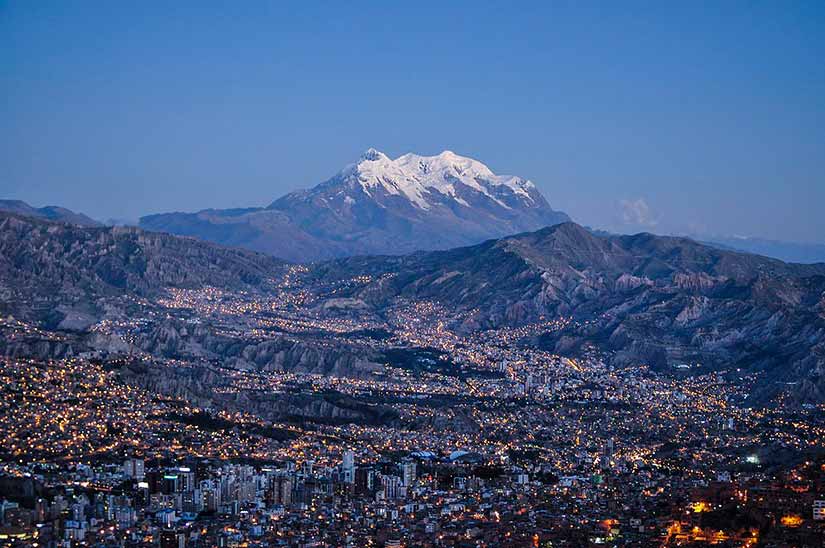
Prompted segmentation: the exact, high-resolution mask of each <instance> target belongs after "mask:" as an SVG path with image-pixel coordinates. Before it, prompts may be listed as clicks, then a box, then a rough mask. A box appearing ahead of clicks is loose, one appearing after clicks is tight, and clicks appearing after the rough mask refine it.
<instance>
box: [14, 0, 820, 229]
mask: <svg viewBox="0 0 825 548" xmlns="http://www.w3.org/2000/svg"><path fill="white" fill-rule="evenodd" d="M822 59H825V3H822V2H809V3H806V2H707V3H703V2H682V3H677V2H649V3H636V2H621V3H620V2H603V3H595V2H592V3H591V2H570V3H566V2H540V3H521V4H519V5H516V6H507V5H505V3H502V2H496V3H481V2H451V3H448V5H443V3H427V2H415V3H412V2H408V3H378V2H376V3H370V2H358V3H352V4H350V3H343V2H328V3H327V2H312V3H309V2H295V3H285V2H284V3H280V2H277V3H276V2H253V1H249V2H239V3H227V2H215V3H211V2H202V1H199V2H179V3H161V2H131V3H124V2H85V1H79V2H49V1H39V2H26V1H22V0H21V1H11V2H0V99H2V100H0V196H2V197H9V198H20V199H24V200H26V201H28V202H30V203H32V204H33V205H38V206H40V205H45V204H60V205H65V206H67V207H70V208H72V209H76V210H80V211H84V212H86V213H89V214H91V215H93V216H96V217H98V218H102V219H105V218H110V217H115V218H127V219H129V218H131V219H134V218H137V217H138V216H140V215H143V214H147V213H153V212H161V211H171V210H197V209H201V208H206V207H236V206H252V205H265V204H268V203H269V202H271V201H272V200H273V199H275V198H277V197H278V196H280V195H282V194H283V193H285V192H287V191H290V190H294V189H297V188H303V187H307V186H311V185H313V184H316V183H318V182H321V181H322V180H324V179H326V178H328V177H329V176H331V175H332V174H334V173H335V172H336V171H337V170H338V169H340V168H341V167H343V166H344V165H345V164H347V163H350V162H352V161H354V160H355V159H356V158H357V157H358V155H359V154H360V152H361V151H362V150H364V149H366V148H368V147H370V146H373V147H376V148H378V149H380V150H382V151H384V152H386V153H387V154H389V155H390V156H397V155H400V154H402V153H405V152H409V151H414V152H417V153H422V154H429V153H437V152H439V151H441V150H443V149H450V150H454V151H456V152H458V153H460V154H464V155H468V156H472V157H475V158H477V159H479V160H481V161H483V162H485V163H486V164H488V165H489V166H490V167H491V168H492V169H493V170H494V171H496V172H498V173H510V174H516V175H521V176H525V177H529V178H531V179H532V180H533V181H534V182H535V183H536V184H537V185H538V186H539V188H540V189H541V190H542V191H543V192H544V193H545V195H546V196H547V198H548V200H549V201H550V202H551V204H553V206H554V207H556V208H558V209H562V210H564V211H566V212H568V213H569V214H570V215H571V216H573V217H574V219H576V220H578V221H580V222H582V223H586V224H589V225H592V226H596V227H603V228H609V229H613V230H625V231H633V230H640V229H648V230H652V231H657V232H672V231H676V232H688V231H690V232H699V233H717V234H740V235H754V236H761V237H768V238H775V239H786V240H798V241H819V242H825V215H823V212H822V210H823V204H825V63H823V62H822Z"/></svg>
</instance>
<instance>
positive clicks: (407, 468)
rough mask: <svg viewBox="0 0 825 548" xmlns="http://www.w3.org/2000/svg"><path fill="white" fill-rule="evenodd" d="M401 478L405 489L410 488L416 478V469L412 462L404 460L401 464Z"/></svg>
mask: <svg viewBox="0 0 825 548" xmlns="http://www.w3.org/2000/svg"><path fill="white" fill-rule="evenodd" d="M401 477H402V478H403V481H404V485H405V486H406V487H408V488H409V487H412V484H413V483H415V478H416V467H415V461H414V460H405V461H404V462H402V463H401Z"/></svg>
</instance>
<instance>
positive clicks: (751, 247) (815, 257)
mask: <svg viewBox="0 0 825 548" xmlns="http://www.w3.org/2000/svg"><path fill="white" fill-rule="evenodd" d="M691 238H693V239H695V240H699V241H703V242H707V243H709V244H710V245H714V246H717V247H720V248H723V249H732V250H736V251H744V252H746V253H755V254H756V255H765V256H767V257H774V258H776V259H780V260H782V261H785V262H789V263H808V264H811V263H825V244H811V243H802V242H783V241H778V240H766V239H764V238H745V237H735V236H691Z"/></svg>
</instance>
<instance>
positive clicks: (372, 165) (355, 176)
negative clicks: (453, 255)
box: [331, 148, 536, 210]
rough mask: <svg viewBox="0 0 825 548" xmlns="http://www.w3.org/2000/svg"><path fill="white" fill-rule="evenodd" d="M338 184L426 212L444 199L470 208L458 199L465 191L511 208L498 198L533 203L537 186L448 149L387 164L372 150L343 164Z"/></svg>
mask: <svg viewBox="0 0 825 548" xmlns="http://www.w3.org/2000/svg"><path fill="white" fill-rule="evenodd" d="M340 183H344V184H346V185H348V186H349V187H350V188H352V189H354V190H357V189H358V187H360V190H361V191H362V192H363V193H364V194H366V195H367V196H370V197H372V195H373V193H374V192H375V191H376V190H379V191H380V192H383V193H387V194H391V195H395V196H403V197H404V198H406V199H408V200H409V201H410V202H412V203H413V204H414V205H416V206H418V207H419V208H421V209H425V210H426V209H430V208H431V207H433V205H434V204H436V203H439V202H443V201H444V200H443V199H444V198H445V197H446V198H450V199H452V200H454V201H456V202H458V203H459V204H461V205H463V206H466V207H469V206H470V204H469V203H467V201H466V200H464V198H462V194H464V193H466V192H475V193H479V194H482V195H483V196H485V197H486V198H487V199H489V200H490V201H491V202H494V203H496V204H498V205H499V206H501V207H503V208H506V209H512V208H511V206H509V205H507V203H505V202H504V201H502V200H501V199H500V198H499V196H502V195H505V196H506V195H508V194H513V195H516V197H520V198H522V199H523V201H524V202H526V203H527V204H532V203H533V202H534V199H533V197H532V196H531V195H530V190H535V188H536V187H535V185H534V184H533V183H532V182H530V181H528V180H526V179H522V178H521V177H513V176H509V175H505V176H500V175H496V174H494V173H493V172H492V171H490V168H488V167H487V166H485V165H484V164H482V163H481V162H479V161H476V160H473V159H472V158H465V157H463V156H459V155H457V154H455V153H454V152H452V151H449V150H445V151H444V152H442V153H441V154H439V155H437V156H419V155H417V154H411V153H410V154H404V155H403V156H401V157H399V158H397V159H395V160H391V159H390V158H388V157H387V156H386V155H385V154H384V153H382V152H379V151H377V150H375V149H374V148H371V149H369V150H367V151H366V152H365V153H364V154H363V155H362V156H361V159H360V160H359V162H358V163H356V164H352V165H350V166H347V167H346V168H345V169H344V170H343V171H341V173H339V175H338V177H336V178H335V179H333V180H332V181H331V184H332V185H335V184H340ZM434 193H438V194H439V195H440V196H437V195H435V194H434ZM348 197H349V198H350V200H355V199H356V198H354V197H352V196H348ZM345 199H346V198H345Z"/></svg>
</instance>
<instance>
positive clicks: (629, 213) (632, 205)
mask: <svg viewBox="0 0 825 548" xmlns="http://www.w3.org/2000/svg"><path fill="white" fill-rule="evenodd" d="M619 209H620V214H621V220H622V222H623V223H624V224H626V225H635V226H645V227H654V226H656V225H657V224H659V219H658V218H657V217H656V215H654V214H653V211H652V210H651V209H650V206H649V205H647V202H646V201H645V199H644V198H636V199H635V200H619Z"/></svg>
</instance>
